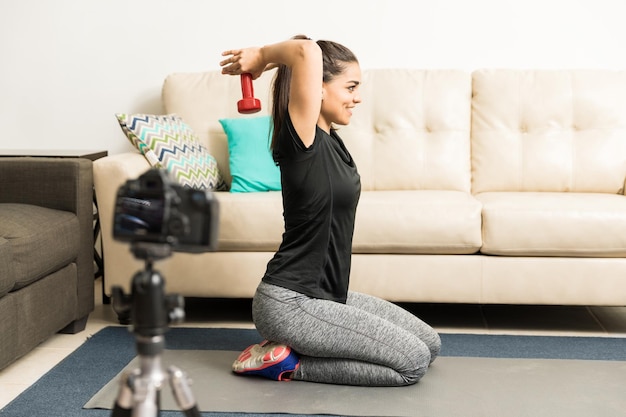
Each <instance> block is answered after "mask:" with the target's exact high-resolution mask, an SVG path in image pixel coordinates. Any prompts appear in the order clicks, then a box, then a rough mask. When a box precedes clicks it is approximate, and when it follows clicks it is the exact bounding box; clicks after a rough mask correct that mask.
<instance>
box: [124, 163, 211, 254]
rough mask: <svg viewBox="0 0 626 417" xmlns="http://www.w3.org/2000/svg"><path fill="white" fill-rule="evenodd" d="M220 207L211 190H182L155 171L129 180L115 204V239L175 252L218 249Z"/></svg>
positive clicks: (199, 251) (181, 187)
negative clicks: (159, 246)
mask: <svg viewBox="0 0 626 417" xmlns="http://www.w3.org/2000/svg"><path fill="white" fill-rule="evenodd" d="M218 220H219V204H218V201H217V199H216V198H215V196H214V195H213V193H212V192H211V191H209V190H199V189H195V188H189V187H183V186H182V185H180V184H178V183H176V182H174V181H173V180H172V179H171V178H170V177H169V175H168V173H167V172H166V171H165V170H164V169H159V168H152V169H149V170H148V171H146V172H145V173H144V174H142V175H141V176H140V177H139V178H137V179H134V180H128V181H127V182H126V183H125V184H123V185H122V186H121V187H120V188H119V190H118V192H117V198H116V201H115V217H114V221H113V237H114V238H115V239H117V240H120V241H124V242H130V243H133V244H137V243H141V244H143V245H144V246H145V244H148V245H150V244H154V245H155V246H156V245H168V246H169V247H170V248H171V251H175V252H191V253H201V252H211V251H215V250H216V249H217V231H218Z"/></svg>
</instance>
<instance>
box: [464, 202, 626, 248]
mask: <svg viewBox="0 0 626 417" xmlns="http://www.w3.org/2000/svg"><path fill="white" fill-rule="evenodd" d="M476 198H478V200H480V201H481V202H482V203H483V247H482V249H481V252H482V253H485V254H490V255H507V256H572V257H624V256H626V197H624V196H623V195H618V194H600V193H551V192H543V193H541V192H486V193H480V194H477V195H476Z"/></svg>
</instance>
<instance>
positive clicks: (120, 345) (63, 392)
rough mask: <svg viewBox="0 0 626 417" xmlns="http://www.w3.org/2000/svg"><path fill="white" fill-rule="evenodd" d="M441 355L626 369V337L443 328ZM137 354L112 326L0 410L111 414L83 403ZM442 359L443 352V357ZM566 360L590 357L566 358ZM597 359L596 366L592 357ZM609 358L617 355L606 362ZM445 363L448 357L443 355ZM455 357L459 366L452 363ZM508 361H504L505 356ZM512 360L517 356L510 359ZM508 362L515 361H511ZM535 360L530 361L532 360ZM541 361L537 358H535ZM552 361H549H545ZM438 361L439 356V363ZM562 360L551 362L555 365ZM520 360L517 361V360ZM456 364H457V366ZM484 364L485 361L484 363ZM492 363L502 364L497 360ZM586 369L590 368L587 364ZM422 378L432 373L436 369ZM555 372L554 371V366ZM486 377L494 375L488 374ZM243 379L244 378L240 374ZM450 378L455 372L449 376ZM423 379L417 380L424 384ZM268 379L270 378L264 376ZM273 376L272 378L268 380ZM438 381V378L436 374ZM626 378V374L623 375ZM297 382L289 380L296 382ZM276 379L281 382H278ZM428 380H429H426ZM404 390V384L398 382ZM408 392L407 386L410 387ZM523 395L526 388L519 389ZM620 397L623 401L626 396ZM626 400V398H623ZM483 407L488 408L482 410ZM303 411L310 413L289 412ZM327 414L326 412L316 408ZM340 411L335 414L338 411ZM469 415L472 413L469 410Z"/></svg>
mask: <svg viewBox="0 0 626 417" xmlns="http://www.w3.org/2000/svg"><path fill="white" fill-rule="evenodd" d="M441 338H442V356H443V357H458V358H511V359H543V360H545V359H556V360H559V361H562V364H563V366H566V365H567V364H569V366H570V367H571V366H573V365H575V366H578V365H580V366H583V367H588V368H589V369H600V368H601V367H604V368H606V369H604V368H603V370H602V372H610V371H611V368H615V369H618V368H619V369H622V368H623V367H624V366H625V365H624V363H622V362H623V361H626V340H624V339H619V338H599V337H552V336H505V335H473V334H442V335H441ZM260 340H261V338H260V336H259V334H258V333H257V332H256V331H255V330H251V329H206V328H202V329H199V328H172V329H170V331H169V332H168V333H167V334H166V349H168V350H171V351H175V350H181V351H183V350H187V351H189V350H214V351H235V352H236V351H240V350H242V349H244V348H245V347H247V346H248V345H250V344H253V343H257V342H258V341H260ZM134 357H135V339H134V336H133V335H132V334H131V333H129V332H128V329H127V328H125V327H108V328H105V329H103V330H101V331H100V332H98V333H97V334H95V335H94V336H93V337H91V338H90V339H89V340H88V341H87V342H86V343H85V344H84V345H82V346H81V347H79V348H78V349H77V350H76V351H75V352H74V353H72V354H71V355H70V356H68V357H67V358H66V359H65V360H63V361H62V362H61V363H60V364H58V365H57V366H56V367H55V368H53V369H52V370H51V371H50V372H48V373H47V374H46V375H44V376H43V377H42V378H41V379H40V380H39V381H38V382H36V383H35V384H34V385H33V386H31V387H30V388H29V389H28V390H27V391H25V392H24V393H23V394H22V395H20V396H19V397H18V398H16V399H15V400H14V401H13V402H11V403H10V404H9V405H7V406H6V407H5V408H4V409H3V410H1V411H0V416H3V417H4V416H7V417H17V416H20V417H22V416H31V417H44V416H45V417H55V416H59V417H75V416H85V417H87V416H94V417H95V416H98V417H101V416H108V415H110V413H111V412H110V410H101V409H83V405H84V404H85V403H86V402H87V401H88V400H89V399H90V398H91V397H92V396H94V394H96V393H97V392H98V391H99V390H100V389H101V388H102V387H103V386H105V385H106V384H107V383H108V382H109V381H111V380H112V379H113V378H115V376H116V375H117V374H118V373H119V372H120V370H122V369H123V368H124V367H125V366H127V365H128V364H129V362H130V361H131V360H132V359H133V358H134ZM441 359H443V358H441ZM567 361H579V362H580V361H585V362H586V363H582V362H580V363H579V362H567ZM589 361H598V362H597V366H594V364H593V362H589ZM606 361H618V362H616V363H615V366H613V367H611V366H607V365H606ZM442 363H445V361H442ZM453 363H454V366H452V364H453ZM464 363H465V362H463V361H459V360H457V359H455V360H454V361H452V360H449V361H448V362H447V363H446V366H443V365H442V366H440V370H439V373H440V375H441V376H442V377H445V375H446V374H445V372H448V370H452V371H454V369H457V370H458V369H459V368H458V367H460V366H466V365H464ZM467 363H469V365H470V366H479V365H480V366H482V365H481V363H486V364H489V365H488V366H487V367H489V366H491V367H492V368H493V366H495V365H496V364H497V363H498V362H493V361H491V362H479V361H473V362H467ZM502 363H504V362H502ZM511 363H512V362H511ZM511 363H509V365H507V366H510V364H511ZM527 363H530V362H527ZM533 363H536V362H533ZM545 363H547V362H545ZM436 364H437V362H435V365H433V367H435V366H436ZM556 365H558V363H551V364H550V366H551V367H554V366H556ZM516 366H517V365H516ZM455 367H456V368H455ZM482 368H485V366H482ZM493 369H496V370H497V369H500V370H503V369H504V368H502V367H500V368H498V367H497V366H496V367H495V368H493ZM581 369H583V370H582V371H581V372H585V370H584V369H586V368H581ZM434 370H435V368H433V369H431V371H429V374H427V375H426V377H425V379H424V380H423V381H426V379H427V378H429V376H430V374H431V372H432V371H434ZM551 373H553V372H552V371H551ZM483 377H485V378H491V377H488V376H483ZM238 378H239V379H245V378H242V377H238ZM449 378H451V376H450V377H449ZM423 381H421V382H420V383H419V384H418V385H420V384H422V382H423ZM264 382H265V381H264ZM267 382H270V383H271V381H267ZM433 382H434V378H433ZM624 382H626V376H624ZM297 384H298V383H297V382H296V383H290V385H297ZM274 385H280V384H276V383H274ZM422 385H427V384H422ZM399 389H400V390H401V389H403V388H399ZM406 392H408V391H406ZM520 395H523V394H520ZM621 397H622V396H621V395H620V400H619V401H622V403H624V400H621ZM623 405H624V406H626V404H623ZM483 411H484V410H483ZM161 415H162V416H164V417H169V416H174V415H182V414H181V412H180V411H163V412H162V413H161ZM264 415H267V414H253V413H241V412H204V413H202V416H221V417H225V416H231V417H235V416H238V417H239V416H240V417H257V416H264ZM290 415H293V416H304V415H311V414H290ZM317 415H326V414H317ZM335 415H336V414H335ZM466 415H469V414H466Z"/></svg>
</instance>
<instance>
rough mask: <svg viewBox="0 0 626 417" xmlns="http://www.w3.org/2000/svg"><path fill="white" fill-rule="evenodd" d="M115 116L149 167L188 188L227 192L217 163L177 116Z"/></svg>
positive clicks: (122, 114)
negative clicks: (155, 168)
mask: <svg viewBox="0 0 626 417" xmlns="http://www.w3.org/2000/svg"><path fill="white" fill-rule="evenodd" d="M115 117H117V120H118V122H119V124H120V126H121V127H122V130H123V131H124V133H125V134H126V137H127V138H128V140H130V142H131V143H132V144H133V146H134V147H135V148H137V149H138V150H139V151H140V152H141V153H142V154H143V155H144V156H145V157H146V159H147V160H148V162H149V163H150V165H151V166H153V167H159V168H165V169H166V170H167V171H168V172H169V173H170V175H171V176H172V177H173V178H175V179H176V180H177V181H178V182H179V183H180V184H182V185H184V186H187V187H193V188H200V189H210V190H224V189H226V187H227V186H226V183H225V182H224V179H223V178H222V174H221V173H220V171H219V169H218V166H217V161H216V160H215V158H214V157H213V156H212V155H211V154H210V153H209V152H208V150H207V149H206V148H205V147H204V146H202V144H201V143H200V142H199V140H198V138H197V136H196V135H195V133H194V132H193V130H192V129H191V127H189V125H187V123H185V122H184V121H183V119H182V118H181V117H180V116H177V115H175V114H168V115H154V114H126V113H117V114H116V115H115Z"/></svg>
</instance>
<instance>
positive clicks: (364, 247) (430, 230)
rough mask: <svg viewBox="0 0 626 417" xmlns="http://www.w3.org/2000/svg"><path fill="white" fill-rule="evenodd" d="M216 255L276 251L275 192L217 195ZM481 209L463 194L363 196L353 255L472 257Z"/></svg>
mask: <svg viewBox="0 0 626 417" xmlns="http://www.w3.org/2000/svg"><path fill="white" fill-rule="evenodd" d="M215 195H216V196H217V199H218V201H219V202H220V226H219V227H220V229H219V243H218V245H219V250H223V251H270V252H271V251H275V250H276V249H278V246H279V245H280V241H281V238H282V233H283V230H284V225H283V216H282V213H283V208H282V197H281V193H280V192H279V191H271V192H263V193H260V192H259V193H224V192H220V193H215ZM480 212H481V204H480V202H478V201H477V200H476V199H475V198H474V197H472V196H471V195H470V194H469V193H466V192H463V191H416V190H403V191H364V192H363V193H361V199H360V201H359V207H358V209H357V215H356V225H355V232H354V241H353V252H354V253H398V254H410V253H419V254H470V253H475V252H477V251H478V250H479V249H480V246H481V231H480V225H481V217H480Z"/></svg>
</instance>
